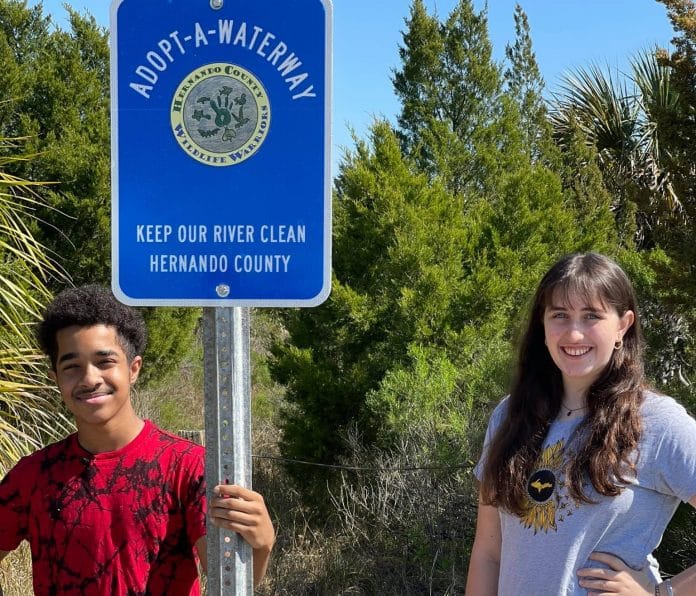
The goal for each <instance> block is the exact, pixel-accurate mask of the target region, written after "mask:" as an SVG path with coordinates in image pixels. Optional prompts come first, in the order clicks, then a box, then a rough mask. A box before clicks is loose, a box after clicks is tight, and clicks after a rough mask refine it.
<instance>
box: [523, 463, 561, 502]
mask: <svg viewBox="0 0 696 596" xmlns="http://www.w3.org/2000/svg"><path fill="white" fill-rule="evenodd" d="M555 486H556V475H555V474H554V473H553V472H552V471H551V470H537V471H536V472H534V474H532V477H531V478H530V479H529V482H528V483H527V493H528V494H529V496H530V497H531V498H532V500H534V501H536V502H537V503H543V502H544V501H547V500H548V499H549V498H550V497H551V495H552V494H553V489H554V488H555Z"/></svg>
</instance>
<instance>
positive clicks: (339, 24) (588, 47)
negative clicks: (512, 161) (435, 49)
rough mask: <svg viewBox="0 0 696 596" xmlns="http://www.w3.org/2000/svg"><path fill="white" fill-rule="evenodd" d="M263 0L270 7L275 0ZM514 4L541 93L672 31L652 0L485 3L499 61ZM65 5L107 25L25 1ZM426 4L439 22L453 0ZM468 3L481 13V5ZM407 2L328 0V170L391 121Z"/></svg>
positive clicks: (100, 10) (84, 1)
mask: <svg viewBox="0 0 696 596" xmlns="http://www.w3.org/2000/svg"><path fill="white" fill-rule="evenodd" d="M141 1H144V0H141ZM228 1H229V0H228ZM258 1H259V2H261V1H264V0H258ZM265 1H266V2H267V3H268V4H269V6H272V5H273V2H274V1H276V0H265ZM281 1H283V0H281ZM517 2H519V3H520V5H521V6H522V8H523V9H524V11H525V12H526V13H527V17H528V19H529V25H530V29H531V36H532V42H533V47H534V51H535V53H536V58H537V62H538V63H539V67H540V69H541V72H542V75H543V77H544V80H545V81H546V87H547V93H550V92H553V91H554V89H557V88H558V86H559V85H560V84H561V83H562V77H563V75H564V73H568V72H572V71H573V70H575V69H577V68H579V67H587V66H589V65H590V64H592V63H595V64H598V65H600V66H608V67H609V68H611V69H619V70H620V71H624V72H625V71H626V70H627V69H628V66H627V65H628V59H629V57H631V56H634V55H635V54H636V53H638V52H639V51H641V50H645V49H648V48H650V47H653V46H655V45H659V46H661V47H668V46H669V42H670V40H671V38H672V37H673V36H674V31H673V30H672V27H671V24H670V22H669V20H668V18H667V14H666V10H665V8H664V6H663V5H662V4H660V3H658V2H657V1H656V0H488V2H487V5H488V23H489V32H490V36H491V40H492V43H493V52H494V58H495V59H496V60H498V61H502V59H503V58H504V55H505V45H506V44H507V43H513V42H514V33H515V27H514V20H513V14H514V9H515V4H516V3H517ZM66 3H67V4H69V5H70V6H72V7H73V8H75V9H77V10H78V11H79V12H88V13H89V14H91V15H93V16H94V17H95V18H96V20H97V22H98V23H99V24H100V25H103V26H105V27H108V24H109V5H110V2H109V1H108V0H29V5H30V6H33V5H35V4H43V6H44V12H45V13H49V14H51V16H52V19H53V21H54V23H55V24H56V26H59V27H62V28H66V27H67V24H66V20H65V17H66V12H65V10H64V8H63V5H64V4H66ZM425 4H426V7H427V8H428V10H429V11H430V12H431V13H432V14H437V15H439V16H440V18H441V19H442V20H444V19H446V18H447V16H448V15H449V13H450V11H451V10H452V9H453V7H454V6H455V5H456V4H457V0H425ZM474 4H475V6H476V8H477V9H478V10H480V9H483V8H484V6H485V4H486V2H485V0H474ZM410 5H411V2H410V0H333V114H332V162H333V165H334V168H333V169H334V174H335V173H336V164H337V163H338V162H339V161H340V159H341V156H342V155H343V153H344V151H345V150H346V149H348V150H350V149H351V148H352V147H353V145H354V143H353V140H352V137H351V130H353V131H354V132H355V134H356V135H357V137H358V138H365V137H366V136H367V135H368V134H369V127H370V124H371V123H372V122H373V120H374V118H375V117H385V118H387V119H389V120H390V121H392V122H395V120H396V115H397V114H398V112H399V105H398V101H397V99H396V97H395V95H394V92H393V88H392V83H391V77H392V73H393V72H394V70H395V69H397V68H398V67H399V45H400V44H401V43H402V33H403V31H404V29H405V19H406V18H407V17H408V14H409V8H410Z"/></svg>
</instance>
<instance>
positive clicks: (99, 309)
mask: <svg viewBox="0 0 696 596" xmlns="http://www.w3.org/2000/svg"><path fill="white" fill-rule="evenodd" d="M73 325H77V326H78V327H92V326H94V325H109V326H111V327H114V328H115V329H116V335H117V337H118V340H119V343H120V344H121V347H122V348H123V351H124V352H125V353H126V356H127V357H128V361H129V362H131V361H132V360H133V358H135V357H136V356H139V355H141V354H142V353H143V350H144V349H145V343H146V341H147V330H146V327H145V322H144V321H143V317H142V315H141V314H140V313H139V312H138V311H137V310H135V309H134V308H131V307H129V306H126V305H125V304H122V303H120V302H119V301H118V300H116V298H114V295H113V294H112V293H111V290H109V289H107V288H104V287H102V286H98V285H87V286H81V287H79V288H70V289H68V290H64V291H63V292H61V293H60V294H58V295H57V296H56V297H55V298H54V299H53V301H52V302H51V303H50V304H49V305H48V306H47V307H46V311H45V312H44V316H43V320H42V321H41V322H40V323H39V325H38V327H37V332H36V335H37V339H38V341H39V346H40V347H41V349H42V350H43V352H44V353H45V354H47V355H48V357H49V358H50V359H51V367H52V368H53V369H54V370H55V367H56V359H57V357H58V342H57V340H56V335H57V333H58V332H59V331H60V330H61V329H65V328H66V327H71V326H73Z"/></svg>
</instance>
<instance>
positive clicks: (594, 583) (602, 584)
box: [578, 551, 655, 596]
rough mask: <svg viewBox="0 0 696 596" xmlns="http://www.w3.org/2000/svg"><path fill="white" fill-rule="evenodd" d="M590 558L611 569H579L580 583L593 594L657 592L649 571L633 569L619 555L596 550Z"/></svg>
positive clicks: (649, 594) (632, 595)
mask: <svg viewBox="0 0 696 596" xmlns="http://www.w3.org/2000/svg"><path fill="white" fill-rule="evenodd" d="M589 559H591V560H593V561H599V562H600V563H604V564H605V565H607V566H608V567H609V569H601V568H598V567H595V568H589V567H588V568H583V569H578V577H579V578H580V580H579V582H580V585H581V586H582V587H583V588H585V589H586V590H587V591H588V593H589V594H590V595H591V596H604V595H610V594H612V595H613V594H625V595H626V596H652V595H653V594H654V593H655V584H654V583H653V582H652V581H651V580H650V578H649V577H648V575H647V573H645V571H636V570H635V569H632V568H631V567H629V566H628V565H626V563H624V562H623V561H622V560H621V559H620V558H619V557H616V556H614V555H610V554H609V553H602V552H599V551H595V552H593V553H592V554H591V555H590V556H589Z"/></svg>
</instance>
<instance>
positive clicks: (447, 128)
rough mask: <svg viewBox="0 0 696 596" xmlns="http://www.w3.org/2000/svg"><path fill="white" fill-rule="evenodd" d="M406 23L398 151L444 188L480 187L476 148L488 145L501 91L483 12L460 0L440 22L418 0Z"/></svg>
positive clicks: (397, 85) (397, 79) (398, 83)
mask: <svg viewBox="0 0 696 596" xmlns="http://www.w3.org/2000/svg"><path fill="white" fill-rule="evenodd" d="M406 24H407V31H406V32H405V33H404V35H403V39H404V46H403V47H401V48H400V49H399V54H400V56H401V61H402V68H401V69H400V70H398V71H396V72H395V73H394V78H393V82H394V89H395V91H396V94H397V97H398V98H399V100H400V101H401V104H402V111H401V114H400V116H399V126H400V129H401V130H400V132H401V135H402V138H403V140H404V143H403V148H404V150H405V152H406V154H408V155H412V156H414V157H415V158H416V159H417V161H418V164H419V167H420V168H421V169H422V170H423V171H424V172H426V173H428V174H429V175H430V176H434V175H435V174H437V175H438V176H440V178H441V179H442V180H443V181H444V183H445V185H446V188H447V189H448V190H451V191H453V192H455V193H463V192H465V191H466V190H467V189H472V188H474V189H476V188H480V186H481V184H482V183H483V180H485V179H486V177H487V171H486V167H487V163H486V162H485V161H483V160H481V159H480V156H479V151H478V146H479V145H480V144H481V143H482V142H488V140H489V137H487V134H486V133H487V132H488V127H489V126H490V125H491V124H492V123H494V122H495V121H496V119H497V116H498V114H496V113H495V107H496V99H497V97H498V95H499V93H500V86H501V83H500V73H499V70H498V67H497V65H496V64H495V63H494V62H493V60H492V46H491V42H490V39H489V37H488V25H487V18H486V13H485V11H482V12H479V13H477V12H476V11H475V10H474V7H473V3H472V2H471V0H460V2H459V3H458V4H457V6H455V8H454V10H453V11H452V13H451V14H450V16H449V18H448V19H447V21H446V22H445V23H439V22H438V21H437V19H435V18H434V17H432V16H430V15H428V14H427V12H426V10H425V7H424V5H423V2H422V0H415V1H414V3H413V5H412V8H411V15H410V19H409V20H407V23H406ZM463 83H465V84H463Z"/></svg>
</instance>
